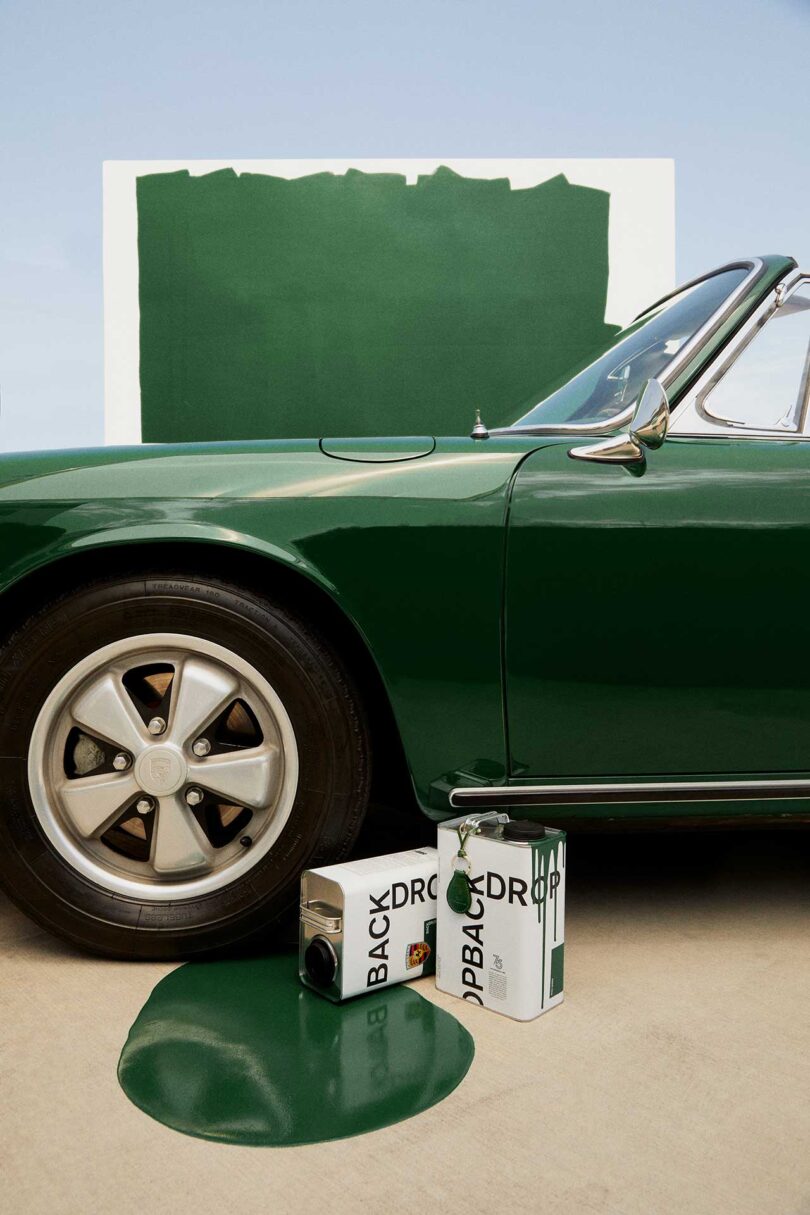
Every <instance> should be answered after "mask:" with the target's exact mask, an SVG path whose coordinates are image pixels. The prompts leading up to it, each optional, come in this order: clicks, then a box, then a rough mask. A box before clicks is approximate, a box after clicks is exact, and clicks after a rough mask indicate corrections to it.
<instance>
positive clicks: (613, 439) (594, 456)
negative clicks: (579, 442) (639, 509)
mask: <svg viewBox="0 0 810 1215" xmlns="http://www.w3.org/2000/svg"><path fill="white" fill-rule="evenodd" d="M668 428H669V402H668V401H667V394H666V392H665V391H664V388H663V386H662V385H661V384H660V383H659V382H658V380H648V381H647V383H646V384H645V385H644V391H643V392H642V394H641V396H640V398H639V402H638V405H637V406H636V412H635V414H634V415H633V421H632V422H631V423H630V427H629V429H628V430H626V431H624V432H623V433H622V434H618V435H611V436H610V437H609V438H607V439H602V440H601V442H599V443H589V444H588V445H587V447H572V448H571V450H570V451H569V453H568V454H569V456H571V457H573V459H574V460H593V461H594V463H596V464H640V463H642V462H643V460H644V458H645V456H644V449H645V448H649V450H650V451H655V450H656V448H658V447H660V446H661V444H662V443H663V442H664V439H665V438H666V437H667V430H668Z"/></svg>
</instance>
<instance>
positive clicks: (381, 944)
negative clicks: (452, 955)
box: [298, 848, 438, 1002]
mask: <svg viewBox="0 0 810 1215" xmlns="http://www.w3.org/2000/svg"><path fill="white" fill-rule="evenodd" d="M437 883H438V853H437V850H436V849H435V848H414V849H411V850H410V851H407V852H394V853H391V854H389V855H387V856H375V857H369V858H368V859H365V860H359V861H348V862H346V863H345V864H343V865H326V866H324V867H322V868H320V869H308V870H306V871H305V872H304V873H303V874H302V875H301V909H300V919H299V937H298V941H299V948H298V973H299V975H300V978H301V982H302V983H304V984H305V985H306V986H307V987H310V988H312V990H313V991H317V992H319V993H320V994H321V995H323V996H326V997H327V999H329V1000H334V1001H335V1002H340V1001H341V1000H348V999H350V998H351V997H352V996H359V995H364V994H365V993H367V992H370V991H378V990H379V989H380V988H381V987H390V986H391V985H392V984H393V983H402V982H404V981H406V980H409V979H419V978H422V976H423V975H427V974H432V973H433V971H434V969H435V965H436V891H437Z"/></svg>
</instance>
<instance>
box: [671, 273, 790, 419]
mask: <svg viewBox="0 0 810 1215" xmlns="http://www.w3.org/2000/svg"><path fill="white" fill-rule="evenodd" d="M807 283H810V272H808V271H806V270H798V269H797V270H791V271H789V272H788V274H787V275H786V276H785V277H784V278H782V279H780V281H779V282H778V283H776V284H775V286H774V288H773V290H772V291H769V292H768V295H767V296H766V297H765V299H764V300H762V302H761V303H760V304H759V305H758V306H757V308H756V309H755V310H754V312H753V313H752V314H751V316H750V317H748V319H747V320H746V321H745V322H744V324H743V325H742V326H741V328H740V330H739V332H738V333H736V334H735V335H734V337H733V338H732V339H731V342H730V343H729V345H728V346H727V347H726V348H725V349H724V351H723V352H722V356H721V357H720V358H719V359H716V360H715V361H713V362H712V363H711V364H710V365H709V366H708V367H707V368H705V370H704V371H703V373H702V374H701V375H700V377H699V378H698V379H697V380H696V381H695V383H694V384H693V385H692V387H691V388H690V389H689V391H688V392H687V393H686V395H685V396H684V398H683V400H682V401H680V402H679V403H678V405H677V407H676V408H675V410H674V411H673V414H672V418H671V420H670V424H669V434H670V435H671V436H672V437H673V438H689V439H718V438H719V439H760V440H762V439H769V440H771V441H773V440H778V441H781V442H795V441H797V440H799V441H801V440H803V439H807V438H810V433H808V428H809V427H810V417H808V414H809V413H810V411H808V409H807V408H805V410H804V416H803V418H802V419H801V420H800V425H799V427H798V428H797V429H796V430H782V429H780V430H776V429H769V428H754V427H752V426H745V425H743V424H740V423H738V422H733V421H730V420H729V421H725V420H724V419H722V418H720V417H719V416H718V415H715V414H712V413H711V412H710V411H709V410H708V409H706V408H705V406H704V405H703V401H704V399H705V398H706V397H707V396H708V395H709V393H710V392H712V391H713V390H714V389H715V388H716V387H717V385H718V384H719V383H720V381H721V380H722V379H723V377H724V376H725V375H726V374H727V372H729V371H730V370H731V368H732V367H733V366H734V364H735V363H736V361H737V359H738V358H739V357H740V355H741V354H742V352H743V351H744V350H745V349H746V348H747V347H748V346H749V345H750V344H751V342H752V341H754V340H755V339H756V337H757V336H758V334H759V332H760V330H762V329H763V328H764V327H765V325H766V324H767V323H768V321H769V320H770V319H771V317H772V316H773V315H774V313H775V312H776V311H777V310H778V309H779V308H780V307H781V306H782V305H783V304H784V303H785V302H786V301H787V300H788V299H790V297H791V295H793V293H794V291H796V290H797V289H798V288H799V287H801V286H803V285H805V284H807Z"/></svg>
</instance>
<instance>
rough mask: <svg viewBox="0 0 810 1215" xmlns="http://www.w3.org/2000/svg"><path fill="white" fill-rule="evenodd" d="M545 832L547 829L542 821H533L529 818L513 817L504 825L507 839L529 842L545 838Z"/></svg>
mask: <svg viewBox="0 0 810 1215" xmlns="http://www.w3.org/2000/svg"><path fill="white" fill-rule="evenodd" d="M545 834H546V829H545V827H544V826H543V824H542V823H533V822H532V821H531V819H528V818H512V819H510V820H509V822H508V823H504V826H503V838H504V839H505V840H521V841H525V842H527V843H528V842H530V841H531V840H542V839H544V838H545Z"/></svg>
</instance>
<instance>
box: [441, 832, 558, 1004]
mask: <svg viewBox="0 0 810 1215" xmlns="http://www.w3.org/2000/svg"><path fill="white" fill-rule="evenodd" d="M509 824H510V819H509V816H508V815H507V814H498V813H497V812H495V811H489V812H487V813H485V814H471V815H466V816H465V817H463V818H457V819H451V820H450V821H449V822H446V823H442V824H441V825H440V827H439V829H438V843H439V899H438V912H437V918H438V923H437V928H438V933H437V938H438V957H437V959H436V986H437V987H438V988H439V990H440V991H446V992H447V993H448V994H449V995H452V996H459V997H460V998H461V999H463V1000H468V1001H470V1002H471V1003H473V1004H479V1005H482V1006H483V1007H484V1008H490V1009H492V1010H493V1011H494V1012H499V1013H503V1014H504V1015H505V1016H507V1017H512V1018H514V1019H515V1020H516V1021H531V1020H533V1019H534V1018H535V1017H537V1016H539V1015H540V1014H541V1013H544V1012H548V1011H549V1009H551V1008H555V1007H556V1006H557V1005H558V1004H560V1003H561V1002H562V999H563V961H564V955H565V849H566V839H565V832H564V831H557V830H554V829H553V828H551V827H546V828H545V829H542V828H539V825H536V824H534V825H533V826H534V827H535V829H538V830H544V834H543V836H542V838H539V839H533V840H521V839H509V838H505V837H504V830H506V831H507V833H508V832H509V831H510V830H511V829H512V828H514V829H517V828H518V826H519V824H518V823H514V824H512V826H511V828H510V826H509ZM471 825H474V826H477V828H478V831H477V833H476V834H475V835H469V836H468V837H467V840H466V844H465V848H466V853H467V857H468V858H469V862H470V868H469V882H470V893H471V896H472V898H471V904H470V907H469V910H468V911H467V912H462V913H458V912H455V911H453V910H452V908H451V907H450V906H449V905H448V902H447V888H448V886H449V884H450V880H451V878H452V877H453V873H454V858H455V857H456V856H457V854H458V850H459V836H458V828H459V827H466V826H471ZM527 826H528V824H527ZM516 833H517V834H519V832H517V831H516Z"/></svg>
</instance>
